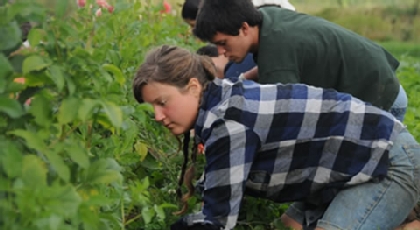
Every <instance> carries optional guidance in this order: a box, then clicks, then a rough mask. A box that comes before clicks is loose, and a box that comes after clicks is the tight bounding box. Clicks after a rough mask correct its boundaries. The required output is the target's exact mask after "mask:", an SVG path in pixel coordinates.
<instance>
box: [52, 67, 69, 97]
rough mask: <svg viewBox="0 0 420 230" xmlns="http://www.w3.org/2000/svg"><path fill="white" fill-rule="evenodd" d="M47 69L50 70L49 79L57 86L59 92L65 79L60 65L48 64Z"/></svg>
mask: <svg viewBox="0 0 420 230" xmlns="http://www.w3.org/2000/svg"><path fill="white" fill-rule="evenodd" d="M49 70H50V78H51V80H53V82H54V83H55V85H56V86H57V89H58V91H59V92H61V91H63V88H64V83H65V79H64V74H63V71H62V70H61V68H60V66H58V65H52V66H50V68H49Z"/></svg>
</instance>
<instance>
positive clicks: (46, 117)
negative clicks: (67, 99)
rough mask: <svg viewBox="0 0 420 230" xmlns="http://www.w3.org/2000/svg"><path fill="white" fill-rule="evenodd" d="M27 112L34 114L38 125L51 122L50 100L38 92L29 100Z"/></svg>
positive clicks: (46, 124)
mask: <svg viewBox="0 0 420 230" xmlns="http://www.w3.org/2000/svg"><path fill="white" fill-rule="evenodd" d="M29 112H30V113H31V114H32V115H34V117H35V122H36V123H37V124H38V125H40V126H45V127H47V126H49V125H50V124H51V117H52V116H51V114H52V113H51V102H50V101H49V100H48V99H46V98H45V97H44V96H42V95H40V94H38V95H37V97H35V99H33V100H32V101H31V106H30V107H29Z"/></svg>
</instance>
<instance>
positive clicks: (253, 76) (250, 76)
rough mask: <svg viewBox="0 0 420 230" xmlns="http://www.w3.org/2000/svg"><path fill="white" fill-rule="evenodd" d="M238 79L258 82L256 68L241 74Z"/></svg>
mask: <svg viewBox="0 0 420 230" xmlns="http://www.w3.org/2000/svg"><path fill="white" fill-rule="evenodd" d="M240 77H242V78H244V79H248V80H253V81H258V66H255V67H254V68H252V69H250V70H248V71H246V72H245V73H243V74H241V76H240Z"/></svg>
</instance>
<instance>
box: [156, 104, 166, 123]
mask: <svg viewBox="0 0 420 230" xmlns="http://www.w3.org/2000/svg"><path fill="white" fill-rule="evenodd" d="M163 119H165V115H164V114H163V111H162V108H161V107H160V106H155V120H156V121H160V122H162V121H163Z"/></svg>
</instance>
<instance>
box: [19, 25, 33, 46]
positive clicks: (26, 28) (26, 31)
mask: <svg viewBox="0 0 420 230" xmlns="http://www.w3.org/2000/svg"><path fill="white" fill-rule="evenodd" d="M20 29H21V30H22V42H24V41H26V40H27V39H28V35H29V31H30V30H31V29H32V25H31V23H30V22H24V23H22V24H21V25H20Z"/></svg>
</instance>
